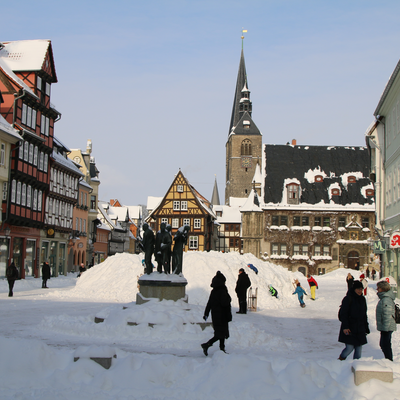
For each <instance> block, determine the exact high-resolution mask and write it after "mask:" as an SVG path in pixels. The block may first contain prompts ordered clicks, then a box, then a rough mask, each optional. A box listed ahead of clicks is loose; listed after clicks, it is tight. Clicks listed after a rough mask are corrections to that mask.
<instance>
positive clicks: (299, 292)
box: [292, 282, 307, 308]
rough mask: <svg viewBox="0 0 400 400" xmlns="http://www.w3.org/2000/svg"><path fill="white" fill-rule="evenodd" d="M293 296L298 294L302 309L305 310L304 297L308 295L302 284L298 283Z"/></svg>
mask: <svg viewBox="0 0 400 400" xmlns="http://www.w3.org/2000/svg"><path fill="white" fill-rule="evenodd" d="M292 294H297V297H298V298H299V302H300V307H302V308H304V307H305V306H306V303H304V300H303V295H307V293H306V291H305V290H304V289H303V288H302V287H301V286H300V282H297V287H296V290H295V291H294V292H293V293H292Z"/></svg>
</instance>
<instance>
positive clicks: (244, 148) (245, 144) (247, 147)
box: [241, 139, 252, 156]
mask: <svg viewBox="0 0 400 400" xmlns="http://www.w3.org/2000/svg"><path fill="white" fill-rule="evenodd" d="M241 155H242V156H251V155H252V149H251V141H250V140H249V139H245V140H243V141H242V145H241Z"/></svg>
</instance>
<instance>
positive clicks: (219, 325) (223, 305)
mask: <svg viewBox="0 0 400 400" xmlns="http://www.w3.org/2000/svg"><path fill="white" fill-rule="evenodd" d="M225 282H226V278H225V276H224V275H223V274H222V273H221V272H220V271H218V272H217V274H216V275H215V276H214V278H213V279H212V282H211V287H212V288H213V289H212V290H211V293H210V297H209V299H208V303H207V306H206V309H205V311H204V317H203V318H204V320H207V318H208V315H209V313H210V311H211V318H212V323H213V328H214V336H213V337H212V338H211V339H210V340H209V341H208V342H207V343H203V344H202V345H201V347H202V348H203V352H204V354H205V355H206V356H207V355H208V348H209V347H211V346H212V345H213V344H214V343H215V342H216V341H218V340H219V348H220V349H221V350H222V351H224V352H225V339H228V338H229V326H228V324H229V322H230V321H232V311H231V296H229V293H228V289H227V287H226V286H225Z"/></svg>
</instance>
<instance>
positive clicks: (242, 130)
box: [233, 111, 261, 135]
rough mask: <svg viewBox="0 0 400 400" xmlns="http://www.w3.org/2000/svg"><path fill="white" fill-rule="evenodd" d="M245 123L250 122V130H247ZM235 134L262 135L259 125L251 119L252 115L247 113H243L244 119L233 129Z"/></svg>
mask: <svg viewBox="0 0 400 400" xmlns="http://www.w3.org/2000/svg"><path fill="white" fill-rule="evenodd" d="M245 121H246V122H250V126H249V128H245V125H244V122H245ZM247 126H248V125H247ZM233 133H234V134H235V135H261V132H260V130H259V129H258V128H257V125H256V124H255V123H254V121H253V120H252V119H251V117H250V114H249V113H248V112H247V111H245V112H244V113H243V116H242V118H241V119H240V121H238V122H237V124H236V126H235V128H234V129H233Z"/></svg>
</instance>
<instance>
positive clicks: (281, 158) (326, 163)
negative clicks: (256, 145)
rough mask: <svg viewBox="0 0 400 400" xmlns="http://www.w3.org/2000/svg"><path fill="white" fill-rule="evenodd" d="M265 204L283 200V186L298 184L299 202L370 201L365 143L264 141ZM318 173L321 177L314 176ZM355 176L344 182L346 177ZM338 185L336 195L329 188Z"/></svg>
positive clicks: (372, 201)
mask: <svg viewBox="0 0 400 400" xmlns="http://www.w3.org/2000/svg"><path fill="white" fill-rule="evenodd" d="M264 156H265V161H264V165H265V171H263V172H264V177H265V178H264V179H265V181H264V188H263V189H264V193H263V200H264V203H265V204H280V205H282V204H285V203H287V199H286V198H285V193H286V190H285V189H286V186H287V185H288V184H289V183H290V182H294V183H297V184H299V185H300V201H299V204H300V205H316V204H321V205H322V206H327V205H332V206H338V205H339V206H346V205H362V206H365V205H371V206H373V205H374V197H373V196H366V193H365V192H366V188H368V189H373V185H372V183H371V181H370V179H369V172H370V171H369V165H370V158H369V154H368V151H367V149H366V148H365V147H326V146H292V145H265V147H264ZM318 175H319V176H322V181H321V182H318V181H316V180H315V177H316V176H318ZM349 176H354V177H355V178H356V180H355V182H354V183H348V177H349ZM332 188H337V189H339V192H340V194H339V195H338V196H332V195H331V189H332Z"/></svg>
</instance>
